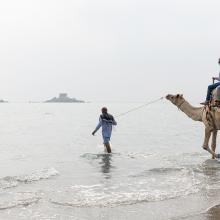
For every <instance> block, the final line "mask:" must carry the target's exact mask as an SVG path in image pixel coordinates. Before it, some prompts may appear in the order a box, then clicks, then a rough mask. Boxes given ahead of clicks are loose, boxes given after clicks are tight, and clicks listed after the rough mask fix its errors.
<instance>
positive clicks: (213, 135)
mask: <svg viewBox="0 0 220 220" xmlns="http://www.w3.org/2000/svg"><path fill="white" fill-rule="evenodd" d="M217 133H218V131H217V130H214V131H213V132H212V145H211V148H212V151H213V152H215V149H216V138H217ZM212 159H215V157H214V156H213V155H212Z"/></svg>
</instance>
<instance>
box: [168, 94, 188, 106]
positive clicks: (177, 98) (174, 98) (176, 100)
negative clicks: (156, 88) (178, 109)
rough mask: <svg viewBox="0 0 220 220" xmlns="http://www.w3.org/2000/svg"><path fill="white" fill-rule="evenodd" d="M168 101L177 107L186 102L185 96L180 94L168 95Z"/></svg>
mask: <svg viewBox="0 0 220 220" xmlns="http://www.w3.org/2000/svg"><path fill="white" fill-rule="evenodd" d="M166 99H167V100H169V101H171V102H172V103H173V104H174V105H176V106H180V105H182V104H183V102H184V101H185V99H184V98H183V95H180V94H177V95H171V94H168V95H167V96H166Z"/></svg>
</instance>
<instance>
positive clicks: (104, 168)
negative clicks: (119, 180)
mask: <svg viewBox="0 0 220 220" xmlns="http://www.w3.org/2000/svg"><path fill="white" fill-rule="evenodd" d="M100 158H101V161H100V163H99V164H100V165H101V172H102V173H103V174H104V177H105V178H106V179H110V178H111V169H112V154H102V155H100Z"/></svg>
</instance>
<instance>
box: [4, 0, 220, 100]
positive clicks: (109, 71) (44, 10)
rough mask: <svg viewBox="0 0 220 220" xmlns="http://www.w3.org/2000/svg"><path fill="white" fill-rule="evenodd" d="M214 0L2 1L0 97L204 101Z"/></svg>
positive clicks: (213, 54) (214, 51)
mask: <svg viewBox="0 0 220 220" xmlns="http://www.w3.org/2000/svg"><path fill="white" fill-rule="evenodd" d="M219 8H220V2H219V0H209V1H208V0H207V1H203V0H184V1H183V0H182V1H177V0H166V1H164V0H153V1H152V0H111V1H109V0H108V1H107V0H37V1H33V0H19V1H18V0H7V1H1V3H0V60H1V62H0V98H4V99H6V100H10V101H29V100H33V101H41V100H45V99H48V98H50V97H54V96H57V95H58V93H59V92H67V93H68V94H69V95H70V96H71V97H76V98H80V99H84V100H89V101H121V102H126V101H148V100H152V99H154V98H158V97H160V96H163V95H165V94H166V93H178V92H180V93H183V94H184V95H185V96H186V97H187V98H189V99H191V100H198V102H200V101H203V99H204V98H205V94H206V87H207V85H208V83H210V82H211V77H212V76H214V75H216V76H217V75H218V73H219V71H220V67H219V66H218V64H217V60H218V58H219V57H220V43H219V42H220V28H219V21H220V13H219Z"/></svg>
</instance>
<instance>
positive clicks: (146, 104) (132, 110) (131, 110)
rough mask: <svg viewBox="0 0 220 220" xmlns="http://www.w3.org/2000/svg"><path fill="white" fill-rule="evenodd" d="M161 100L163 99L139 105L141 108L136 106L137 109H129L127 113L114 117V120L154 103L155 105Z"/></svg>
mask: <svg viewBox="0 0 220 220" xmlns="http://www.w3.org/2000/svg"><path fill="white" fill-rule="evenodd" d="M163 98H164V97H161V98H159V99H156V100H154V101H151V102H147V103H145V104H144V105H141V106H138V107H136V108H133V109H130V110H129V111H127V112H124V113H121V114H119V115H116V116H115V118H119V117H121V116H124V115H127V114H128V113H130V112H134V111H137V110H139V109H141V108H144V107H146V106H148V105H152V104H154V103H156V102H159V101H160V100H162V99H163Z"/></svg>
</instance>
